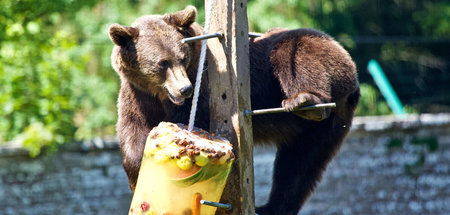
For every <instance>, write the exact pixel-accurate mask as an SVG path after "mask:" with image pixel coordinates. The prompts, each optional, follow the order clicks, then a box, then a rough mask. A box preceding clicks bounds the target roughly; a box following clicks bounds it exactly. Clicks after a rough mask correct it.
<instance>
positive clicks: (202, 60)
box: [188, 0, 215, 131]
mask: <svg viewBox="0 0 450 215" xmlns="http://www.w3.org/2000/svg"><path fill="white" fill-rule="evenodd" d="M214 2H215V0H210V1H209V4H208V7H207V8H206V10H205V27H204V30H203V31H204V33H203V34H205V35H206V34H208V31H209V25H210V23H211V14H212V9H213V5H214ZM205 58H206V40H202V47H201V50H200V60H199V62H198V70H197V78H196V80H195V88H194V97H193V98H192V107H191V113H190V115H189V125H188V130H189V131H192V129H193V128H194V121H195V114H196V112H197V101H198V96H199V93H200V85H201V82H202V74H203V66H204V64H205Z"/></svg>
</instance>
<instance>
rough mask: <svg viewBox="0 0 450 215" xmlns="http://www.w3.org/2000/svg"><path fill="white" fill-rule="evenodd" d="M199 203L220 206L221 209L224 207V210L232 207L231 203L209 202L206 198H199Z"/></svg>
mask: <svg viewBox="0 0 450 215" xmlns="http://www.w3.org/2000/svg"><path fill="white" fill-rule="evenodd" d="M200 204H202V205H208V206H212V207H216V208H222V209H225V210H231V209H233V206H232V205H231V204H224V203H218V202H211V201H207V200H200Z"/></svg>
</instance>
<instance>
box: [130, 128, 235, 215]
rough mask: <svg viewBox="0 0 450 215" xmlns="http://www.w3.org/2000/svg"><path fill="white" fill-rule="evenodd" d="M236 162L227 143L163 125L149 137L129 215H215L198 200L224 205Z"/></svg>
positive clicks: (202, 131)
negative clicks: (227, 185) (226, 190)
mask: <svg viewBox="0 0 450 215" xmlns="http://www.w3.org/2000/svg"><path fill="white" fill-rule="evenodd" d="M233 158H234V154H233V152H232V146H231V144H230V142H229V141H228V140H226V139H225V138H221V137H218V136H216V135H214V134H209V133H208V132H206V131H204V130H201V129H197V128H195V129H194V130H193V131H192V132H189V131H188V130H187V128H186V127H185V126H183V125H182V124H174V123H169V122H161V123H160V124H159V125H158V126H157V127H155V128H153V129H152V130H151V131H150V134H149V135H148V138H147V142H146V144H145V149H144V156H143V158H142V163H141V169H140V171H139V178H138V181H137V185H136V190H135V193H134V195H133V200H132V202H131V207H130V211H129V214H148V215H163V214H166V215H187V214H201V215H209V214H211V215H213V214H214V213H215V211H216V208H214V207H210V206H199V205H198V204H199V203H198V201H199V199H198V198H199V196H201V198H202V199H204V200H208V201H215V202H218V201H219V200H220V197H221V195H222V191H223V188H224V186H225V183H226V179H227V177H228V174H229V173H230V170H231V164H232V162H233ZM193 199H197V200H196V201H193Z"/></svg>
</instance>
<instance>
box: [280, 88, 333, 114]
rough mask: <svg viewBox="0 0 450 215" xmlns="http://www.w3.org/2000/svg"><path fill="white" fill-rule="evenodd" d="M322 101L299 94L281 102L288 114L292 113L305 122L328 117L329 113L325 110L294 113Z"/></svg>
mask: <svg viewBox="0 0 450 215" xmlns="http://www.w3.org/2000/svg"><path fill="white" fill-rule="evenodd" d="M320 103H322V100H321V99H320V98H319V97H317V96H315V95H313V94H310V93H299V94H297V96H295V97H292V98H288V99H285V100H283V102H282V103H281V105H282V107H283V108H284V109H286V110H287V111H289V112H293V113H294V114H295V115H297V116H300V117H302V118H304V119H307V120H314V121H322V120H324V119H326V118H327V117H328V116H329V115H330V111H329V110H327V109H322V108H320V109H314V110H305V111H295V110H296V109H298V108H301V107H304V106H308V105H314V104H320Z"/></svg>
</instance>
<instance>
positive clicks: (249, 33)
mask: <svg viewBox="0 0 450 215" xmlns="http://www.w3.org/2000/svg"><path fill="white" fill-rule="evenodd" d="M248 36H249V37H252V38H253V37H262V34H260V33H254V32H248Z"/></svg>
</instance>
